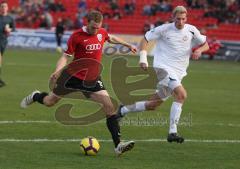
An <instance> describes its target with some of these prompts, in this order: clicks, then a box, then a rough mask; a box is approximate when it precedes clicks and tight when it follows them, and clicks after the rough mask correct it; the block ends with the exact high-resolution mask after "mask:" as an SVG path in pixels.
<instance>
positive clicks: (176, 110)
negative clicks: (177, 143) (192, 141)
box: [169, 102, 182, 133]
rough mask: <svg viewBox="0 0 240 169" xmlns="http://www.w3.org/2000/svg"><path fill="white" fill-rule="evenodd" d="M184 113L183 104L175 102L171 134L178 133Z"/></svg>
mask: <svg viewBox="0 0 240 169" xmlns="http://www.w3.org/2000/svg"><path fill="white" fill-rule="evenodd" d="M181 112H182V103H178V102H173V103H172V107H171V111H170V126H169V133H177V124H178V122H179V119H180V116H181Z"/></svg>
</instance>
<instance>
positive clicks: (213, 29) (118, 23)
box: [9, 0, 240, 41]
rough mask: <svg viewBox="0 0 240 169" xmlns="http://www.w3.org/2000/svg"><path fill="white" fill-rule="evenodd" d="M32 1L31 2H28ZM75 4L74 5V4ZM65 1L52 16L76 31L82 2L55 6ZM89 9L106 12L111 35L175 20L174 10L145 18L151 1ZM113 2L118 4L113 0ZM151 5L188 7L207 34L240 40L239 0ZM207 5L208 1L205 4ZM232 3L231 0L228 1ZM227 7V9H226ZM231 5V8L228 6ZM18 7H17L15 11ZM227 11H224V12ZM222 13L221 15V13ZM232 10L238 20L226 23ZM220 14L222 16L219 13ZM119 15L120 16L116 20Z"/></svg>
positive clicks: (94, 4)
mask: <svg viewBox="0 0 240 169" xmlns="http://www.w3.org/2000/svg"><path fill="white" fill-rule="evenodd" d="M26 1H31V0H26ZM70 1H71V3H70ZM57 2H61V3H62V5H63V6H64V8H65V9H66V10H65V11H50V15H51V16H52V19H53V23H52V25H55V24H56V21H57V19H58V18H59V17H61V18H65V19H68V21H69V23H70V24H72V26H70V27H69V28H76V26H74V25H76V24H75V23H76V19H77V13H78V10H79V8H78V5H79V2H80V0H55V3H57ZM84 2H85V3H86V6H87V9H88V10H89V9H98V10H100V11H102V12H103V13H104V16H105V21H104V24H105V25H106V26H107V27H109V31H110V32H111V33H119V34H136V35H138V34H143V27H144V24H145V22H146V20H147V21H149V22H151V23H155V22H156V20H157V19H159V18H160V19H161V21H163V22H167V21H169V20H171V12H170V11H157V12H155V15H154V14H153V15H150V16H149V15H143V8H144V6H145V5H149V0H141V1H135V0H133V1H131V0H118V1H116V2H117V5H116V4H110V3H109V0H99V1H97V0H86V1H84ZM112 2H115V1H114V0H112ZM126 2H133V3H134V5H135V6H134V11H133V12H132V13H131V14H126V12H125V11H124V6H125V4H126ZM150 2H151V3H150V5H152V4H154V3H158V2H165V3H168V4H170V5H171V8H174V7H175V6H177V5H184V6H188V12H189V15H188V22H189V23H191V24H193V25H196V26H197V27H198V28H199V29H202V28H204V29H206V34H207V35H208V36H209V37H214V38H217V39H219V40H233V41H236V40H240V24H239V23H240V12H238V11H239V9H240V7H239V1H234V0H233V1H232V3H231V4H227V3H222V2H224V1H221V3H222V4H221V5H222V7H221V8H220V7H219V8H214V5H216V4H215V3H217V2H218V0H215V1H214V0H212V1H211V3H212V4H210V3H209V4H208V5H209V6H210V5H212V6H210V7H208V8H206V7H204V6H203V3H200V2H202V1H199V4H197V2H198V1H194V2H195V4H193V1H191V0H187V1H185V0H171V1H169V0H166V1H150ZM205 2H207V0H206V1H205ZM214 2H215V3H214ZM225 2H228V1H225ZM9 5H10V6H11V7H12V9H15V8H16V7H17V6H19V0H11V1H9ZM224 5H225V6H224ZM226 5H227V6H226ZM14 7H15V8H14ZM223 9H224V10H223ZM219 10H220V13H219ZM226 10H228V13H230V14H233V13H234V12H235V13H236V14H235V13H234V17H233V16H231V15H229V14H228V15H229V16H225V18H227V19H228V20H222V19H221V17H220V16H224V14H225V13H226ZM217 12H218V13H217ZM113 16H117V17H113ZM33 20H34V21H35V22H33V23H34V24H32V25H30V26H29V25H26V24H25V23H23V22H20V21H17V27H18V28H20V27H27V28H37V27H39V26H40V21H39V19H35V18H33Z"/></svg>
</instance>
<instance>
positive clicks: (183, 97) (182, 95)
mask: <svg viewBox="0 0 240 169" xmlns="http://www.w3.org/2000/svg"><path fill="white" fill-rule="evenodd" d="M186 99H187V93H186V92H184V93H179V94H178V95H176V100H178V101H185V100H186Z"/></svg>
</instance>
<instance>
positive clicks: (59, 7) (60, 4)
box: [54, 1, 66, 12]
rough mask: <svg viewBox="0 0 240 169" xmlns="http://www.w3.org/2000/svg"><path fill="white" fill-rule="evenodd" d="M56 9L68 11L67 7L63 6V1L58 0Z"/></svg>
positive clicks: (57, 10)
mask: <svg viewBox="0 0 240 169" xmlns="http://www.w3.org/2000/svg"><path fill="white" fill-rule="evenodd" d="M55 9H56V11H54V12H64V11H66V9H65V7H64V6H63V3H62V1H57V2H56V4H55Z"/></svg>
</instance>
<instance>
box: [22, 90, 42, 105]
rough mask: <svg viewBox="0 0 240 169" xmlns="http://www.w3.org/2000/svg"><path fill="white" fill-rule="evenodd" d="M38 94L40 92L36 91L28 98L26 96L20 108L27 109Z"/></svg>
mask: <svg viewBox="0 0 240 169" xmlns="http://www.w3.org/2000/svg"><path fill="white" fill-rule="evenodd" d="M36 93H40V91H38V90H35V91H33V92H32V93H31V94H29V95H28V96H26V97H25V98H24V99H23V100H22V101H21V103H20V106H21V107H22V108H27V107H28V106H29V105H30V104H32V103H33V102H34V101H33V96H34V95H35V94H36Z"/></svg>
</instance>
